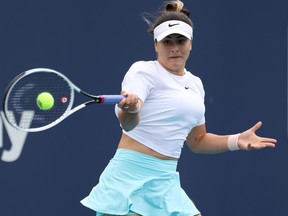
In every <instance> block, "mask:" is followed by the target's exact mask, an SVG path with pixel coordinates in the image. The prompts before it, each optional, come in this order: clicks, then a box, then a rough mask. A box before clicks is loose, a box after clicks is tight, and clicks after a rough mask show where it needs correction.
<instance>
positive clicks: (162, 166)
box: [111, 149, 178, 171]
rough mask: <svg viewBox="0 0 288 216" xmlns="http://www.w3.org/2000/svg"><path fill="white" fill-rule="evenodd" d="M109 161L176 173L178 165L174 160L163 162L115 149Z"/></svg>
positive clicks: (127, 150)
mask: <svg viewBox="0 0 288 216" xmlns="http://www.w3.org/2000/svg"><path fill="white" fill-rule="evenodd" d="M111 161H115V162H124V163H130V164H131V165H132V164H134V165H136V164H137V166H139V167H144V168H149V169H155V170H159V171H176V169H177V165H178V161H176V160H164V159H160V158H157V157H153V156H151V155H147V154H144V153H141V152H136V151H133V150H129V149H117V151H116V153H115V155H114V157H113V159H112V160H111Z"/></svg>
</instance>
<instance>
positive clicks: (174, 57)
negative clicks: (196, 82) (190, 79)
mask: <svg viewBox="0 0 288 216" xmlns="http://www.w3.org/2000/svg"><path fill="white" fill-rule="evenodd" d="M191 49H192V41H191V40H190V39H188V38H186V37H184V36H183V35H180V34H172V35H168V36H167V37H166V38H164V39H163V40H161V41H158V42H157V41H156V42H155V50H156V52H157V60H158V62H159V63H160V64H161V65H162V66H163V67H164V68H165V69H166V70H168V71H170V72H172V73H174V74H176V75H183V74H184V68H185V64H186V61H187V59H188V57H189V54H190V51H191Z"/></svg>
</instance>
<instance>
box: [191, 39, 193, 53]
mask: <svg viewBox="0 0 288 216" xmlns="http://www.w3.org/2000/svg"><path fill="white" fill-rule="evenodd" d="M192 47H193V42H192V40H190V51H191V50H192Z"/></svg>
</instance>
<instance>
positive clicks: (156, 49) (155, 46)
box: [154, 40, 158, 53]
mask: <svg viewBox="0 0 288 216" xmlns="http://www.w3.org/2000/svg"><path fill="white" fill-rule="evenodd" d="M157 45H158V44H157V40H155V41H154V48H155V52H156V53H158V48H157Z"/></svg>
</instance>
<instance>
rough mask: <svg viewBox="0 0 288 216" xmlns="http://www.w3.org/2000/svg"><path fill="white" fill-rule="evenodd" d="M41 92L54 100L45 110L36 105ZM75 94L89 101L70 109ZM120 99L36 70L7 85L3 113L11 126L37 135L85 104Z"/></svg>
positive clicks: (54, 72)
mask: <svg viewBox="0 0 288 216" xmlns="http://www.w3.org/2000/svg"><path fill="white" fill-rule="evenodd" d="M42 92H48V93H49V94H50V96H52V97H53V105H52V106H51V108H49V109H46V110H43V109H41V108H40V107H39V106H38V105H37V97H38V96H39V94H41V93H42ZM75 92H76V93H80V94H82V95H85V96H86V97H88V98H89V100H88V101H86V102H84V103H82V104H79V105H77V106H74V107H73V103H74V98H75ZM123 98H124V96H122V95H97V96H95V95H91V94H88V93H86V92H84V91H82V90H81V89H80V88H78V87H77V86H76V85H74V84H73V83H72V82H71V81H70V80H69V79H68V78H67V77H66V76H64V75H63V74H61V73H59V72H57V71H55V70H52V69H47V68H35V69H31V70H28V71H25V72H23V73H21V74H19V75H18V76H17V77H15V78H14V79H13V80H12V81H11V83H10V84H9V85H8V87H7V89H6V91H5V93H4V98H3V112H4V116H5V118H6V119H7V121H8V122H9V123H10V124H11V125H12V126H13V127H15V128H17V129H19V130H22V131H27V132H38V131H43V130H46V129H49V128H51V127H53V126H55V125H57V124H58V123H60V122H61V121H63V120H64V119H65V118H67V117H68V116H70V115H71V114H73V113H75V112H76V111H78V110H80V109H82V108H84V107H86V106H88V105H91V104H116V103H118V102H120V101H121V100H122V99H123Z"/></svg>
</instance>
